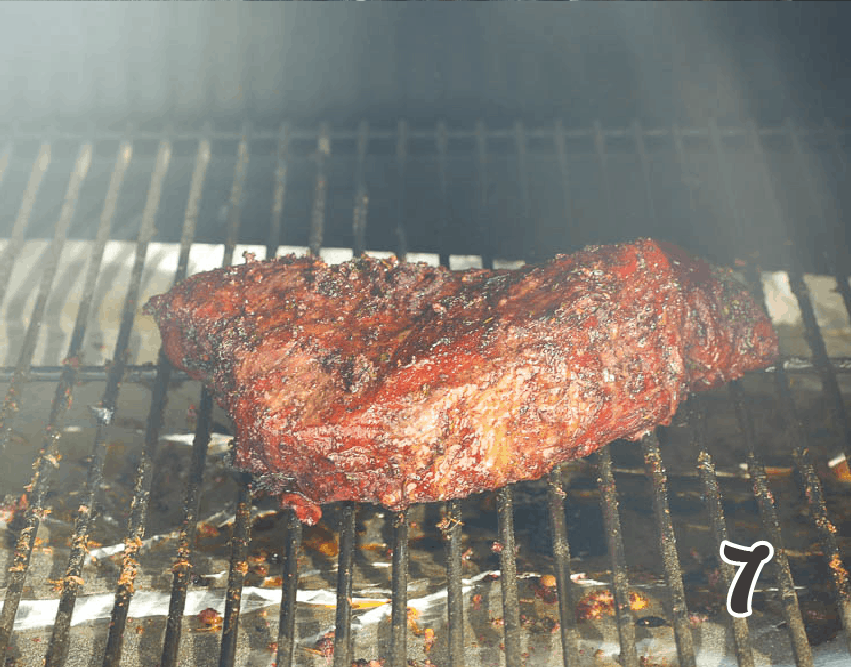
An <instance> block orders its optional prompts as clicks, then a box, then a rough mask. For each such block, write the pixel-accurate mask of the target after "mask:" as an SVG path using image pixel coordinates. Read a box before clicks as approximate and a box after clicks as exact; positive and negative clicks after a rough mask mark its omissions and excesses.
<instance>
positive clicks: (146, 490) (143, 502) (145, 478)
mask: <svg viewBox="0 0 851 667" xmlns="http://www.w3.org/2000/svg"><path fill="white" fill-rule="evenodd" d="M209 161H210V143H209V142H208V141H201V142H200V143H199V145H198V155H197V157H196V159H195V168H194V170H193V174H192V181H191V185H190V188H189V200H188V202H187V205H186V214H185V216H184V219H183V232H182V235H181V241H180V254H179V256H178V262H177V268H176V269H175V273H174V278H173V280H172V282H173V283H174V284H177V283H179V282H180V281H181V280H183V279H184V278H185V277H186V273H187V267H188V263H189V250H190V248H191V246H192V241H193V240H194V238H195V227H196V223H197V220H198V207H199V203H200V199H201V191H202V189H203V185H204V179H205V176H206V173H207V166H208V164H209ZM171 373H172V366H171V362H170V361H169V360H168V358H167V357H166V354H165V350H164V349H163V348H160V350H159V354H158V357H157V370H156V378H155V380H154V386H153V389H152V392H151V407H150V409H149V410H148V418H147V421H146V423H145V440H144V448H143V450H142V457H141V459H140V460H139V463H138V465H137V467H136V481H135V483H134V485H133V499H132V500H131V503H130V518H129V520H128V523H127V537H126V538H125V540H124V544H125V550H124V554H123V557H122V565H121V572H120V574H119V577H118V588H117V590H116V593H115V604H114V605H113V607H112V613H111V618H110V624H109V634H108V636H107V642H106V651H105V652H104V657H103V665H104V667H115V666H116V665H118V663H119V662H120V660H121V650H122V644H123V637H124V629H125V627H126V625H127V612H128V609H129V607H130V601H131V599H132V597H133V591H134V586H135V580H136V570H137V568H138V564H139V563H138V551H139V545H140V544H141V543H142V538H143V537H144V536H145V525H146V518H147V514H148V504H149V502H150V493H151V483H152V481H153V461H154V459H155V458H156V453H157V449H158V446H159V440H160V437H159V436H160V428H161V427H162V424H163V419H164V412H165V406H166V402H167V400H168V386H169V381H170V379H171ZM207 440H208V441H209V435H208V436H207ZM204 447H205V448H206V445H204ZM186 574H187V575H188V572H187V573H186Z"/></svg>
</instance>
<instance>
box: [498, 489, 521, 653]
mask: <svg viewBox="0 0 851 667" xmlns="http://www.w3.org/2000/svg"><path fill="white" fill-rule="evenodd" d="M496 512H497V519H498V536H499V543H498V547H497V548H498V549H499V569H500V574H499V587H500V590H501V592H502V615H503V621H504V627H503V630H504V637H505V664H506V665H507V666H508V667H515V666H517V667H519V665H520V664H521V663H520V648H521V647H520V603H519V601H518V599H517V556H516V545H515V542H514V485H513V484H509V485H507V486H505V487H503V488H502V489H500V490H499V491H498V492H497V498H496Z"/></svg>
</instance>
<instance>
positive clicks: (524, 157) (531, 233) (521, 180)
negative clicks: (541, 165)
mask: <svg viewBox="0 0 851 667" xmlns="http://www.w3.org/2000/svg"><path fill="white" fill-rule="evenodd" d="M514 150H515V152H516V153H517V183H518V186H519V191H520V205H521V207H522V213H521V214H522V216H523V221H522V224H523V227H524V229H525V233H524V234H523V244H524V247H523V259H524V260H525V261H527V262H529V261H535V260H536V259H537V248H536V244H537V240H538V238H537V236H538V235H537V225H535V224H534V222H533V220H532V201H531V196H530V194H529V160H528V151H527V150H526V130H525V128H524V127H523V123H521V122H520V121H517V122H516V123H514ZM530 237H531V238H530Z"/></svg>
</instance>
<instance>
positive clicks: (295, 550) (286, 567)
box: [277, 510, 302, 667]
mask: <svg viewBox="0 0 851 667" xmlns="http://www.w3.org/2000/svg"><path fill="white" fill-rule="evenodd" d="M287 513H288V514H289V518H288V521H287V546H286V553H285V556H284V563H283V572H282V576H281V613H280V617H279V623H278V659H277V664H278V667H292V664H293V655H294V654H295V609H296V596H297V593H298V558H299V554H300V552H301V534H302V526H301V521H299V520H298V517H297V516H296V514H295V511H294V510H287Z"/></svg>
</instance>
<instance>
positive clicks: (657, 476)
mask: <svg viewBox="0 0 851 667" xmlns="http://www.w3.org/2000/svg"><path fill="white" fill-rule="evenodd" d="M641 446H642V448H643V449H644V464H645V466H646V468H647V476H648V477H650V480H651V483H652V485H653V510H654V514H655V515H656V526H657V528H658V529H659V544H660V546H661V552H662V554H661V555H662V562H663V563H664V566H665V581H666V583H667V592H668V598H669V599H668V603H669V604H670V606H671V615H672V617H673V626H674V641H675V643H676V645H677V657H678V659H679V663H678V664H679V665H680V666H681V667H695V665H696V664H697V663H696V662H695V657H694V643H693V641H692V635H691V626H690V624H689V616H688V609H687V607H686V600H685V589H684V588H683V571H682V568H681V567H680V559H679V556H678V555H677V540H676V535H675V534H674V526H673V524H672V523H671V511H670V509H669V507H668V478H667V475H666V474H665V466H664V464H663V463H662V455H661V453H660V452H659V436H658V435H657V433H656V431H653V432H652V433H650V434H649V435H647V436H645V437H644V438H642V440H641Z"/></svg>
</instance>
